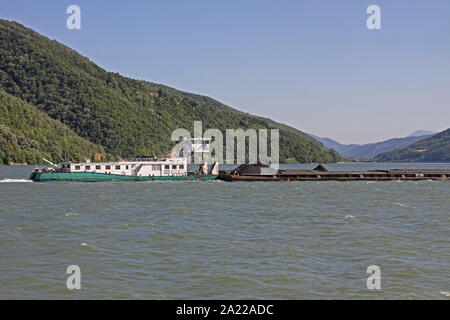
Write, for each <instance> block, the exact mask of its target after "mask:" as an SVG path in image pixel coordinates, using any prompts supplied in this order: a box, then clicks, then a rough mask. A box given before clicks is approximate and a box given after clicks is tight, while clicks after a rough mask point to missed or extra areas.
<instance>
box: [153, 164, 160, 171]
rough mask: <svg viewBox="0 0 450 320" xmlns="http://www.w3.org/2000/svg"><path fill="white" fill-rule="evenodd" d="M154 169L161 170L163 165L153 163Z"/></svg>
mask: <svg viewBox="0 0 450 320" xmlns="http://www.w3.org/2000/svg"><path fill="white" fill-rule="evenodd" d="M152 170H153V171H159V170H161V165H159V164H154V165H152Z"/></svg>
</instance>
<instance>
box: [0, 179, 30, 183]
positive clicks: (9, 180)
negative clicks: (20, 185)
mask: <svg viewBox="0 0 450 320" xmlns="http://www.w3.org/2000/svg"><path fill="white" fill-rule="evenodd" d="M12 182H33V180H28V179H0V183H12Z"/></svg>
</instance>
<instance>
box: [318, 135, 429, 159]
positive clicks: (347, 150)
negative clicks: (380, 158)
mask: <svg viewBox="0 0 450 320" xmlns="http://www.w3.org/2000/svg"><path fill="white" fill-rule="evenodd" d="M423 132H425V135H419V134H420V133H423ZM428 132H430V131H423V130H417V131H415V132H414V133H412V134H411V135H409V136H406V137H403V138H392V139H389V140H384V141H380V142H375V143H367V144H341V143H339V142H337V141H336V140H333V139H330V138H320V137H318V136H315V135H312V136H313V137H314V138H315V139H316V140H318V141H320V142H322V143H323V144H324V145H325V146H327V147H328V148H330V149H334V150H336V151H337V152H339V153H340V154H341V155H343V156H344V157H349V158H356V159H371V158H374V157H376V156H377V155H379V154H381V153H384V152H388V151H392V150H395V149H398V148H402V147H406V146H408V145H410V144H412V143H415V142H417V141H419V140H422V139H425V138H427V137H429V136H431V135H432V134H433V133H431V134H430V133H428Z"/></svg>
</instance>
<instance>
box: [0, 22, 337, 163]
mask: <svg viewBox="0 0 450 320" xmlns="http://www.w3.org/2000/svg"><path fill="white" fill-rule="evenodd" d="M0 39H1V41H0V88H2V89H3V90H4V91H5V92H6V93H8V94H10V95H12V96H14V97H16V98H18V99H20V100H22V101H23V102H24V103H27V106H34V107H35V108H36V109H37V110H39V111H41V112H42V113H45V114H46V115H47V116H49V117H50V118H52V119H54V120H55V121H58V123H60V124H63V125H65V126H67V127H68V128H70V129H71V130H72V131H73V132H74V133H75V134H76V135H78V136H79V137H82V138H83V139H85V140H88V141H90V142H91V143H92V144H94V145H99V146H103V147H104V148H105V150H106V151H107V152H108V153H110V154H112V155H114V156H117V157H134V156H139V155H161V154H165V153H167V152H168V151H170V150H171V149H172V146H173V144H174V143H173V142H171V139H170V137H171V133H172V132H173V131H174V130H175V129H177V128H186V129H187V130H189V131H190V132H191V133H193V124H194V121H196V120H199V121H202V122H203V128H204V129H205V130H206V129H207V128H217V129H219V130H221V131H222V132H225V129H228V128H230V129H238V128H242V129H248V128H254V129H272V128H274V129H279V130H280V161H282V162H283V161H298V162H336V161H339V160H341V159H342V158H341V156H340V155H339V154H338V153H337V152H335V151H332V150H329V149H328V148H326V147H325V146H324V145H323V144H321V143H320V142H318V141H316V140H315V139H314V138H312V137H310V136H309V135H307V134H305V133H303V132H301V131H299V130H296V129H295V128H292V127H289V126H287V125H284V124H281V123H277V122H274V121H272V120H270V119H267V118H262V117H257V116H253V115H250V114H247V113H244V112H240V111H238V110H236V109H233V108H231V107H228V106H226V105H224V104H222V103H220V102H219V101H216V100H214V99H211V98H209V97H206V96H200V95H197V94H192V93H187V92H182V91H179V90H175V89H173V88H169V87H167V86H164V85H161V84H155V83H151V82H147V81H139V80H134V79H130V78H126V77H123V76H121V75H119V74H117V73H112V72H107V71H105V70H104V69H102V68H100V67H99V66H97V65H96V64H94V63H93V62H91V61H90V60H89V59H88V58H86V57H83V56H81V55H80V54H78V53H77V52H75V51H74V50H72V49H71V48H69V47H67V46H64V45H63V44H61V43H59V42H57V41H55V40H50V39H48V38H46V37H44V36H42V35H40V34H38V33H37V32H35V31H33V30H31V29H29V28H25V27H24V26H22V25H21V24H18V23H16V22H9V21H6V20H0ZM218 76H220V75H218ZM2 110H3V109H2ZM2 112H4V111H2ZM4 117H5V114H0V124H3V122H4V121H3V118H4ZM23 132H24V137H25V138H29V137H28V136H27V132H30V130H28V128H27V130H25V129H24V131H23ZM51 134H52V135H55V134H57V132H56V131H55V132H52V133H51ZM71 147H74V145H73V143H71V144H70V146H68V147H67V148H69V149H70V148H71ZM5 159H6V158H5ZM9 159H10V161H15V159H16V156H15V153H14V152H12V154H10V155H9ZM5 161H6V160H4V159H3V162H5Z"/></svg>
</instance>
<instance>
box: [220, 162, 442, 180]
mask: <svg viewBox="0 0 450 320" xmlns="http://www.w3.org/2000/svg"><path fill="white" fill-rule="evenodd" d="M218 179H220V180H224V181H392V180H410V181H420V180H441V181H447V180H450V170H448V169H391V170H367V171H328V170H326V169H325V168H324V167H323V166H321V165H320V166H318V167H317V168H315V169H313V170H275V169H272V168H269V166H267V165H263V164H253V165H241V166H239V167H238V168H236V169H234V170H227V171H220V172H219V176H218Z"/></svg>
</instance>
